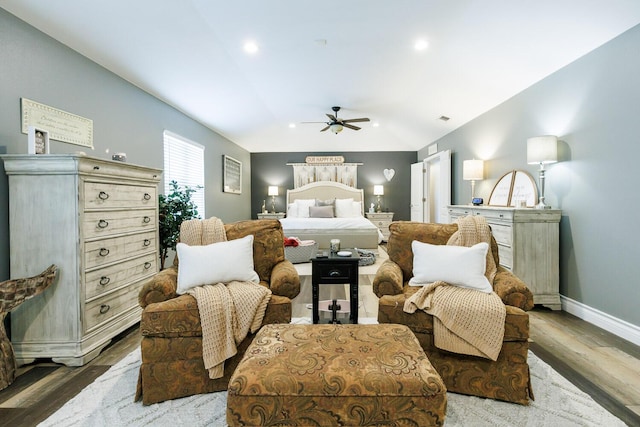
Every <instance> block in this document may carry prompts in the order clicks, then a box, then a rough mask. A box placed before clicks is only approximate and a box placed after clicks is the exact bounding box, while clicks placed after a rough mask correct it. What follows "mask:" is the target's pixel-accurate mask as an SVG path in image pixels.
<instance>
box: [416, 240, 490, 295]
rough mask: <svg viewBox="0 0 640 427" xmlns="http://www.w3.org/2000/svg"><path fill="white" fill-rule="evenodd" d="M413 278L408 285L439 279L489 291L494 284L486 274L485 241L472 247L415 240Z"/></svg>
mask: <svg viewBox="0 0 640 427" xmlns="http://www.w3.org/2000/svg"><path fill="white" fill-rule="evenodd" d="M411 250H412V251H413V277H412V278H411V280H409V285H411V286H423V285H425V284H427V283H432V282H435V281H438V280H442V281H443V282H447V283H449V284H450V285H455V286H460V287H463V288H469V289H476V290H478V291H481V292H485V293H491V292H493V287H492V286H491V283H489V280H488V279H487V277H486V276H485V271H486V268H487V251H488V250H489V245H488V244H487V243H485V242H482V243H477V244H475V245H473V246H471V247H466V246H449V245H431V244H429V243H422V242H419V241H417V240H414V241H413V242H411Z"/></svg>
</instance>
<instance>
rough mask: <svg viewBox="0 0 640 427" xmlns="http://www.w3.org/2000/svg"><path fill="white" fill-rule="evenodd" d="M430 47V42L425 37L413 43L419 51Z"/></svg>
mask: <svg viewBox="0 0 640 427" xmlns="http://www.w3.org/2000/svg"><path fill="white" fill-rule="evenodd" d="M428 47H429V42H427V41H426V40H425V39H418V40H416V42H415V43H414V45H413V48H414V49H415V50H417V51H418V52H420V51H423V50H425V49H426V48H428Z"/></svg>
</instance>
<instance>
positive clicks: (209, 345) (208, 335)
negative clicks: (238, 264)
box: [178, 217, 271, 379]
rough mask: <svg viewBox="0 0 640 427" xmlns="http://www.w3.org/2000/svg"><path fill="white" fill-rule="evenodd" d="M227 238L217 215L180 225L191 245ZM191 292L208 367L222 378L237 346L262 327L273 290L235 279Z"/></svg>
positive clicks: (181, 238)
mask: <svg viewBox="0 0 640 427" xmlns="http://www.w3.org/2000/svg"><path fill="white" fill-rule="evenodd" d="M226 240H227V236H226V233H225V231H224V225H223V224H222V221H221V220H220V219H218V218H215V217H214V218H210V219H208V220H202V221H201V220H189V221H185V222H183V223H182V225H181V226H180V241H181V242H183V243H185V244H187V245H208V244H211V243H217V242H223V241H226ZM178 268H180V267H178ZM187 292H188V293H189V294H190V295H192V296H193V297H194V298H195V299H196V301H197V303H198V311H199V312H200V325H201V326H202V358H203V360H204V366H205V368H206V369H207V370H208V371H209V378H211V379H216V378H221V377H222V376H223V375H224V362H225V360H227V359H228V358H230V357H232V356H234V355H235V354H236V353H237V352H238V349H237V347H236V345H237V344H238V343H240V342H241V341H242V340H244V339H245V338H246V336H247V334H248V333H249V332H251V333H254V332H256V331H257V330H258V329H260V326H261V325H262V319H263V318H264V313H265V311H266V309H267V304H268V303H269V300H270V299H271V290H270V289H268V288H266V287H264V286H262V285H260V284H258V283H254V282H239V281H232V282H229V283H215V284H210V285H205V286H198V287H195V288H192V289H190V290H189V291H187Z"/></svg>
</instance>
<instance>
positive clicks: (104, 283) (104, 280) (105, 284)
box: [100, 276, 111, 286]
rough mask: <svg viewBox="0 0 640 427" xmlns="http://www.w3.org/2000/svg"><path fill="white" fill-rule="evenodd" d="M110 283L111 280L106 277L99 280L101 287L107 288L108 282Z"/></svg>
mask: <svg viewBox="0 0 640 427" xmlns="http://www.w3.org/2000/svg"><path fill="white" fill-rule="evenodd" d="M110 281H111V278H110V277H107V276H102V277H101V278H100V284H101V285H102V286H107V285H108V284H109V282H110Z"/></svg>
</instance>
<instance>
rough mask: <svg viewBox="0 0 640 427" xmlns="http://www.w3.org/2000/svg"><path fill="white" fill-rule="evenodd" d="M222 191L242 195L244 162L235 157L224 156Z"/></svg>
mask: <svg viewBox="0 0 640 427" xmlns="http://www.w3.org/2000/svg"><path fill="white" fill-rule="evenodd" d="M222 163H223V167H222V170H223V176H222V191H224V192H225V193H232V194H242V162H240V160H236V159H234V158H233V157H230V156H226V155H223V156H222Z"/></svg>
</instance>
